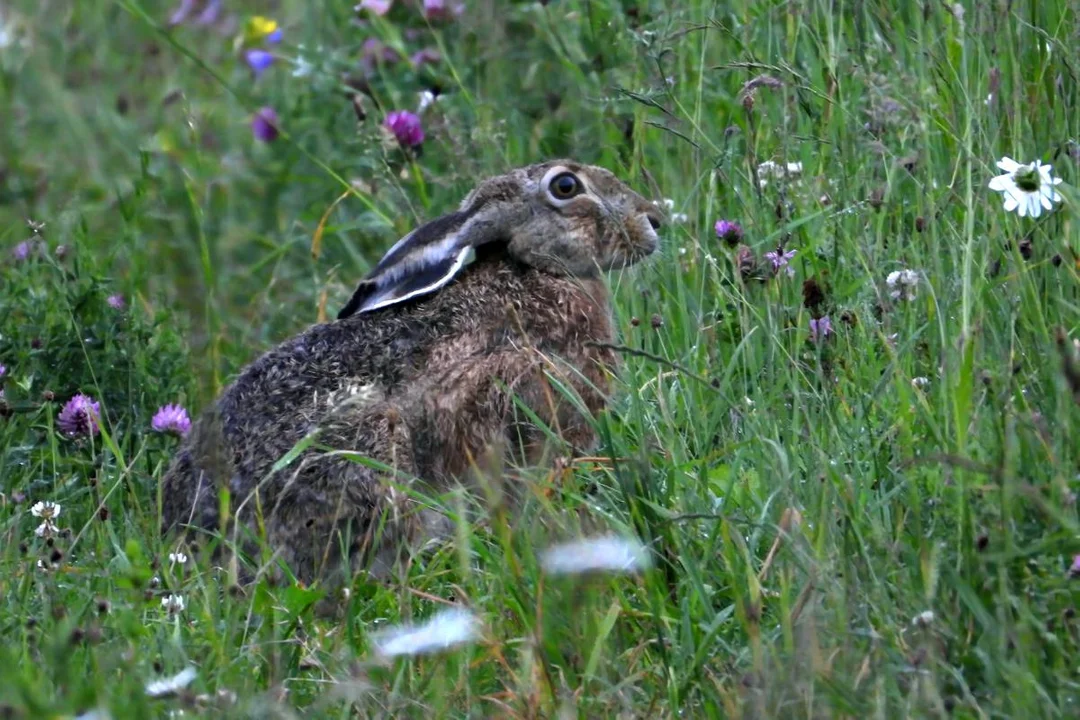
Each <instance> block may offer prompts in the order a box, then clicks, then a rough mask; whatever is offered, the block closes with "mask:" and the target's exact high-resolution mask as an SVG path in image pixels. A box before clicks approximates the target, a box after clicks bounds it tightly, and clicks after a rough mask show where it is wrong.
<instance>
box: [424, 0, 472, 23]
mask: <svg viewBox="0 0 1080 720" xmlns="http://www.w3.org/2000/svg"><path fill="white" fill-rule="evenodd" d="M464 11H465V6H464V5H462V4H451V3H449V2H447V0H424V17H425V18H427V19H428V20H449V19H451V18H452V17H454V16H455V15H460V14H461V13H463V12H464Z"/></svg>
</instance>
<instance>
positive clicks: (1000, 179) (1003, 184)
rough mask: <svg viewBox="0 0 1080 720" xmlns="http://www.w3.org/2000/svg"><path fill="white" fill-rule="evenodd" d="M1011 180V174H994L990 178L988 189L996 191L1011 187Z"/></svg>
mask: <svg viewBox="0 0 1080 720" xmlns="http://www.w3.org/2000/svg"><path fill="white" fill-rule="evenodd" d="M1012 184H1013V181H1012V176H1011V175H995V176H994V177H993V178H991V180H990V189H991V190H995V191H997V192H1004V191H1006V190H1008V189H1009V188H1010V187H1012Z"/></svg>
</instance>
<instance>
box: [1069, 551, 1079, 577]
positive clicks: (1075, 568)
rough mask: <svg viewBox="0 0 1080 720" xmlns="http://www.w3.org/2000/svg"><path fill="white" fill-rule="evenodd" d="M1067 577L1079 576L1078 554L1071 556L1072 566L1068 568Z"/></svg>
mask: <svg viewBox="0 0 1080 720" xmlns="http://www.w3.org/2000/svg"><path fill="white" fill-rule="evenodd" d="M1069 577H1072V578H1074V577H1080V555H1077V556H1075V557H1074V558H1073V561H1072V566H1071V567H1070V568H1069Z"/></svg>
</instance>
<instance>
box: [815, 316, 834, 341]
mask: <svg viewBox="0 0 1080 720" xmlns="http://www.w3.org/2000/svg"><path fill="white" fill-rule="evenodd" d="M831 334H832V321H831V320H829V316H828V315H822V316H821V317H819V318H810V339H811V340H813V341H814V342H817V341H818V340H824V339H825V338H827V337H829V335H831Z"/></svg>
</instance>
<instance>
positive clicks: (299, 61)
mask: <svg viewBox="0 0 1080 720" xmlns="http://www.w3.org/2000/svg"><path fill="white" fill-rule="evenodd" d="M298 49H299V50H300V51H301V52H300V53H299V54H298V55H297V56H296V58H295V59H293V61H292V63H293V71H292V76H293V77H296V78H299V77H307V76H308V75H310V74H311V73H312V71H313V70H315V64H314V63H313V62H311V61H310V60H308V59H307V57H306V56H305V55H304V54H303V50H304V46H303V45H300V46H298Z"/></svg>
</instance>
